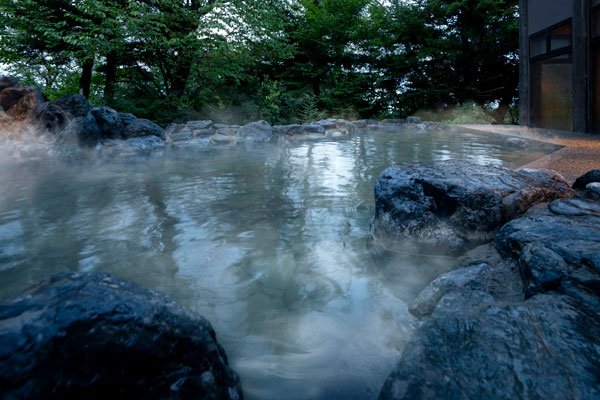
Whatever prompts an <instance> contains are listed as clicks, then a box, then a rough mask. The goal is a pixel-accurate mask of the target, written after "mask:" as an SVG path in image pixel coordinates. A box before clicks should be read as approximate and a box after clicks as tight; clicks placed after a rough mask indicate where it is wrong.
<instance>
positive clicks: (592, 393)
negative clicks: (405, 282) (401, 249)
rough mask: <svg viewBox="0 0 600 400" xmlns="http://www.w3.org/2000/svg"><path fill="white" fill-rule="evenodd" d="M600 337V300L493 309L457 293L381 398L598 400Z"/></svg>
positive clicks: (550, 300)
mask: <svg viewBox="0 0 600 400" xmlns="http://www.w3.org/2000/svg"><path fill="white" fill-rule="evenodd" d="M466 299H470V300H471V302H470V304H469V302H465V300H466ZM446 300H448V303H449V305H450V306H452V305H454V307H450V308H448V307H447V306H446V304H445V303H446ZM599 335H600V313H599V312H598V302H597V299H596V300H594V301H590V302H589V303H587V304H586V303H583V302H582V301H580V300H578V299H575V298H573V297H569V296H565V295H561V294H539V295H537V296H535V297H533V298H531V299H529V300H527V301H524V302H520V303H512V304H505V303H497V304H494V303H490V298H489V297H487V296H486V295H485V293H483V294H482V293H481V292H480V291H475V290H473V291H470V292H452V293H450V294H448V295H446V297H445V298H444V299H442V301H441V304H440V308H439V309H437V308H436V310H435V311H434V314H433V317H432V318H429V319H427V320H426V321H424V323H423V325H422V326H421V327H420V328H419V329H418V330H417V332H415V334H414V336H413V339H412V340H411V341H410V342H409V344H408V345H407V346H406V350H405V351H404V354H403V355H402V359H401V360H400V362H399V364H398V366H397V367H396V369H395V370H394V371H393V372H392V373H391V375H390V376H389V377H388V379H387V381H386V382H385V384H384V386H383V389H382V391H381V393H380V395H379V399H381V400H389V399H523V398H528V399H593V398H594V399H595V398H600V383H599V382H598V376H600V354H599V349H600V336H599Z"/></svg>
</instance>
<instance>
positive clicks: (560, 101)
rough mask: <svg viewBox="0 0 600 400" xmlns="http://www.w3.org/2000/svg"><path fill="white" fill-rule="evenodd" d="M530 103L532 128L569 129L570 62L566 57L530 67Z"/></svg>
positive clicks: (546, 60) (571, 99)
mask: <svg viewBox="0 0 600 400" xmlns="http://www.w3.org/2000/svg"><path fill="white" fill-rule="evenodd" d="M531 103H532V117H533V123H534V126H536V127H539V128H547V129H558V130H564V131H570V130H572V129H573V62H572V60H571V55H570V54H563V55H560V56H557V57H553V58H547V59H545V60H540V61H536V62H534V63H532V64H531Z"/></svg>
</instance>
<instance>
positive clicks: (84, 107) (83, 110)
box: [51, 94, 91, 118]
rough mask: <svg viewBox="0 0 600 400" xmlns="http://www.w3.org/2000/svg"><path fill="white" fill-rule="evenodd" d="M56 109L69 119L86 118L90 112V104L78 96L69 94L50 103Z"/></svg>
mask: <svg viewBox="0 0 600 400" xmlns="http://www.w3.org/2000/svg"><path fill="white" fill-rule="evenodd" d="M51 103H53V104H56V105H57V106H58V107H60V108H62V110H63V111H64V112H65V113H67V114H69V115H70V117H71V118H77V117H86V116H87V115H88V112H89V111H90V109H91V107H90V103H88V100H87V99H86V98H85V97H84V96H81V95H79V94H69V95H67V96H63V97H59V98H58V99H56V100H53V101H51Z"/></svg>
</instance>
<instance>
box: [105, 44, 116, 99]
mask: <svg viewBox="0 0 600 400" xmlns="http://www.w3.org/2000/svg"><path fill="white" fill-rule="evenodd" d="M104 76H105V81H104V103H105V104H106V105H107V106H112V105H113V102H114V100H115V82H116V80H117V54H116V53H114V52H111V53H108V54H107V55H106V70H105V73H104Z"/></svg>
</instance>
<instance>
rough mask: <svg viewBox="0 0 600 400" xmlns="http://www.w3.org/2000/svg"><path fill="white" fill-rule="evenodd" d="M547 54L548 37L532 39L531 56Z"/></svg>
mask: <svg viewBox="0 0 600 400" xmlns="http://www.w3.org/2000/svg"><path fill="white" fill-rule="evenodd" d="M542 54H546V35H540V36H536V37H533V38H531V41H530V45H529V56H530V57H535V56H539V55H542Z"/></svg>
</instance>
